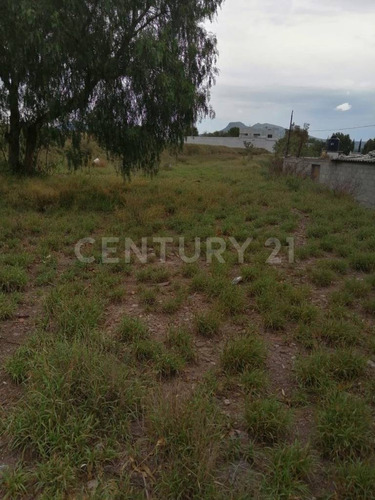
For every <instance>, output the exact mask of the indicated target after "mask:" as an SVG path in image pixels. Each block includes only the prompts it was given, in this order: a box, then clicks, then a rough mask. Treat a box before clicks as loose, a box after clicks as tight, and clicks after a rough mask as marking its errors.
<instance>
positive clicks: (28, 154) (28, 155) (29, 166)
mask: <svg viewBox="0 0 375 500" xmlns="http://www.w3.org/2000/svg"><path fill="white" fill-rule="evenodd" d="M25 136H26V151H25V159H24V162H23V171H24V173H25V174H26V175H31V174H32V173H33V172H34V168H35V151H36V145H37V139H38V126H37V125H36V124H35V123H32V124H31V125H29V126H28V127H27V128H26V134H25Z"/></svg>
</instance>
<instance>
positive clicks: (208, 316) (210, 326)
mask: <svg viewBox="0 0 375 500" xmlns="http://www.w3.org/2000/svg"><path fill="white" fill-rule="evenodd" d="M220 323H221V320H220V316H219V315H218V313H217V312H216V311H214V310H211V311H208V312H206V313H199V314H196V315H195V318H194V325H195V330H196V332H197V333H198V334H199V335H202V336H203V337H214V336H215V335H217V334H218V333H219V331H220Z"/></svg>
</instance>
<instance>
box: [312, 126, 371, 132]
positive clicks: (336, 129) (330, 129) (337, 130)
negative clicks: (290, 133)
mask: <svg viewBox="0 0 375 500" xmlns="http://www.w3.org/2000/svg"><path fill="white" fill-rule="evenodd" d="M372 127H375V125H361V126H360V127H346V128H327V129H324V130H310V132H332V131H335V132H339V131H340V130H354V129H357V128H372Z"/></svg>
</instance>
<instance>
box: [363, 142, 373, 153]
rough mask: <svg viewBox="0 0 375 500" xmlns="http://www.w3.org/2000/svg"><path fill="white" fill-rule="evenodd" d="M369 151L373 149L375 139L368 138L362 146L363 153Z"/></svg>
mask: <svg viewBox="0 0 375 500" xmlns="http://www.w3.org/2000/svg"><path fill="white" fill-rule="evenodd" d="M370 151H375V139H369V140H368V141H367V142H366V144H365V146H364V148H363V154H364V155H367V153H369V152H370Z"/></svg>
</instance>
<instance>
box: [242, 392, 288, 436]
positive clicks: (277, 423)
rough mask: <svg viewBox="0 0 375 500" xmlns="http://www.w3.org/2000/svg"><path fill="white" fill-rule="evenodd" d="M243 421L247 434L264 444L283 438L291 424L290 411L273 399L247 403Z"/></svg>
mask: <svg viewBox="0 0 375 500" xmlns="http://www.w3.org/2000/svg"><path fill="white" fill-rule="evenodd" d="M245 421H246V427H247V430H248V432H249V433H250V434H251V435H252V436H253V437H254V439H257V440H258V441H262V442H265V443H275V442H277V441H279V440H280V439H282V438H284V437H285V436H286V435H287V434H288V432H289V430H290V426H291V423H292V415H291V413H290V410H288V409H286V408H285V406H284V405H282V404H281V403H279V401H277V399H275V398H267V399H257V400H255V401H247V403H246V406H245Z"/></svg>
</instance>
